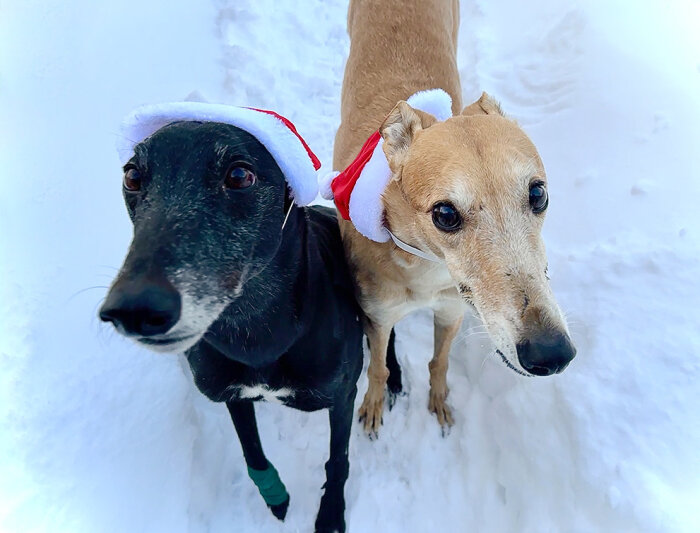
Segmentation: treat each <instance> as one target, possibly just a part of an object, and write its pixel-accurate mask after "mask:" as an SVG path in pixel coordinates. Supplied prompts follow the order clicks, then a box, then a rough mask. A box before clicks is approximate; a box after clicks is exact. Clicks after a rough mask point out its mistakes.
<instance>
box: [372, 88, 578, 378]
mask: <svg viewBox="0 0 700 533" xmlns="http://www.w3.org/2000/svg"><path fill="white" fill-rule="evenodd" d="M380 132H381V135H382V137H383V138H384V153H385V154H386V157H387V160H388V162H389V166H390V168H391V170H392V174H393V180H392V183H391V184H390V186H389V187H388V188H387V190H386V191H385V194H384V203H385V206H386V211H387V222H388V224H389V226H390V228H391V230H392V231H393V232H394V233H396V234H397V235H398V236H399V237H400V238H404V239H406V240H407V241H408V242H412V243H418V244H419V246H420V247H422V248H424V249H425V248H428V249H430V250H431V251H432V252H433V253H435V254H436V255H438V256H440V257H443V258H444V260H445V262H446V264H447V268H448V270H449V272H450V275H451V276H452V278H453V280H454V282H455V284H456V285H457V287H458V288H459V291H460V293H461V294H462V296H463V297H464V299H465V300H467V301H468V302H470V303H472V304H473V305H474V306H475V307H476V309H477V311H478V313H479V314H480V315H481V318H482V319H483V321H484V323H485V324H486V327H487V329H488V332H489V335H490V336H491V339H492V340H493V342H494V344H495V345H496V348H497V349H498V351H499V352H500V354H501V356H502V358H503V360H504V362H505V363H506V364H507V365H508V366H509V367H511V368H512V369H513V370H516V371H518V372H521V373H526V374H534V375H549V374H553V373H556V372H561V371H562V370H564V368H565V367H566V366H567V365H568V364H569V362H570V361H571V360H572V359H573V357H574V356H575V354H576V349H575V348H574V346H573V345H572V343H571V340H570V338H569V334H568V330H567V326H566V322H565V320H564V317H563V315H562V313H561V311H560V309H559V307H558V305H557V303H556V301H555V299H554V296H553V294H552V291H551V289H550V287H549V282H548V278H547V257H546V254H545V248H544V243H543V242H542V237H541V229H542V223H543V220H544V216H545V213H546V210H547V205H548V202H549V199H548V195H547V178H546V176H545V172H544V168H543V166H542V161H541V160H540V157H539V155H538V153H537V150H536V149H535V146H534V145H533V144H532V142H531V141H530V139H529V138H528V137H527V135H525V133H524V132H523V131H522V130H521V129H520V128H519V127H518V125H517V124H516V123H515V122H513V121H511V120H509V119H507V118H506V117H504V116H503V113H502V112H501V109H500V107H499V105H498V103H497V102H495V101H494V100H492V99H491V98H490V97H489V96H488V95H487V94H486V93H484V94H483V95H482V97H481V98H480V99H479V100H478V101H477V102H475V103H474V104H472V105H470V106H468V107H467V108H465V109H464V111H463V112H462V114H461V115H460V116H455V117H452V118H450V119H448V120H446V121H445V122H438V121H436V119H435V118H434V117H432V116H431V115H428V114H426V113H423V112H421V111H417V110H415V109H413V108H411V107H410V106H409V105H408V104H407V103H406V102H399V103H398V104H397V105H396V107H394V109H393V110H392V111H391V113H390V114H389V116H388V117H387V119H386V120H385V122H384V124H382V126H381V128H380Z"/></svg>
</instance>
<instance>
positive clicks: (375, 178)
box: [349, 89, 452, 242]
mask: <svg viewBox="0 0 700 533" xmlns="http://www.w3.org/2000/svg"><path fill="white" fill-rule="evenodd" d="M407 102H408V104H409V105H410V106H411V107H413V108H414V109H419V110H421V111H425V112H426V113H430V114H431V115H433V116H435V118H437V119H438V120H440V121H444V120H447V119H448V118H450V117H451V116H452V98H450V95H449V94H447V93H446V92H445V91H443V90H442V89H431V90H428V91H420V92H417V93H416V94H414V95H413V96H411V97H410V98H409V99H408V100H407ZM383 145H384V139H380V140H379V142H378V143H377V146H376V148H375V149H374V151H373V152H372V157H370V159H369V161H367V164H366V165H365V168H364V169H362V173H361V174H360V177H359V178H358V179H357V182H356V183H355V187H354V188H353V191H352V194H351V195H350V206H349V207H350V209H349V210H350V220H351V221H352V223H353V225H354V226H355V228H356V229H357V231H359V232H360V233H361V234H362V235H364V236H365V237H367V238H368V239H371V240H373V241H376V242H386V241H388V240H389V238H390V235H389V231H388V230H387V229H386V228H385V227H384V202H383V201H382V194H383V193H384V189H386V187H387V185H389V181H391V169H390V168H389V163H388V162H387V160H386V155H384V150H383V149H382V146H383Z"/></svg>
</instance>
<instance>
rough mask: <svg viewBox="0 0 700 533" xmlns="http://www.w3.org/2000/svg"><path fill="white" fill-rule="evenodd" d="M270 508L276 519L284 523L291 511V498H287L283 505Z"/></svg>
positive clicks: (270, 506)
mask: <svg viewBox="0 0 700 533" xmlns="http://www.w3.org/2000/svg"><path fill="white" fill-rule="evenodd" d="M268 507H269V508H270V511H272V514H273V515H275V518H277V519H278V520H281V521H282V522H284V518H285V517H286V516H287V509H289V497H287V499H286V500H285V501H283V502H282V503H279V504H277V505H268Z"/></svg>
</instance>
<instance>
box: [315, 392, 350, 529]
mask: <svg viewBox="0 0 700 533" xmlns="http://www.w3.org/2000/svg"><path fill="white" fill-rule="evenodd" d="M356 394H357V387H354V386H353V387H352V389H351V390H350V391H349V392H348V393H344V394H343V395H342V396H341V397H339V398H337V399H336V400H335V402H334V403H333V406H332V407H331V408H330V409H329V410H328V418H329V420H330V425H331V446H330V457H329V458H328V462H327V463H326V484H325V485H324V488H325V490H324V492H323V497H322V498H321V506H320V508H319V510H318V516H317V517H316V532H317V533H320V532H324V533H325V532H328V533H330V532H332V531H337V532H340V533H342V532H344V531H345V517H344V516H345V494H344V490H345V482H346V481H347V479H348V472H349V470H350V463H349V461H348V445H349V442H350V431H351V428H352V415H353V410H354V408H355V407H354V406H355V395H356Z"/></svg>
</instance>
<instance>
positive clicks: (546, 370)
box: [516, 330, 576, 376]
mask: <svg viewBox="0 0 700 533" xmlns="http://www.w3.org/2000/svg"><path fill="white" fill-rule="evenodd" d="M516 349H517V352H518V361H520V364H521V365H522V367H523V368H524V369H525V370H527V371H528V372H529V373H530V374H534V375H535V376H549V375H551V374H558V373H559V372H563V371H564V369H565V368H566V367H567V366H568V364H569V363H570V362H571V360H572V359H573V358H574V357H575V356H576V348H575V347H574V345H573V344H572V343H571V339H569V336H568V335H567V334H566V333H564V332H561V331H552V330H544V331H540V332H538V333H536V334H534V335H531V336H530V337H529V338H527V339H523V340H522V341H520V342H519V343H518V344H517V346H516Z"/></svg>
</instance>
